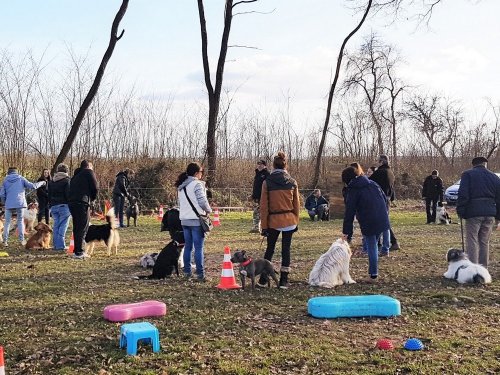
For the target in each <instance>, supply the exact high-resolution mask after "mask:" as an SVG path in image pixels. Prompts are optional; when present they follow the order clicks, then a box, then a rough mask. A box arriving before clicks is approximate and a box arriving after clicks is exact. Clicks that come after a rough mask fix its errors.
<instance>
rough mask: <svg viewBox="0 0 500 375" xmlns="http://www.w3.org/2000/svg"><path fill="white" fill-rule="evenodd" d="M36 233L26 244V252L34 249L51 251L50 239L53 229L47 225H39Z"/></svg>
mask: <svg viewBox="0 0 500 375" xmlns="http://www.w3.org/2000/svg"><path fill="white" fill-rule="evenodd" d="M35 230H36V233H34V234H33V235H32V236H31V237H30V238H29V239H28V242H26V245H25V248H26V250H34V249H50V238H51V233H52V229H50V227H49V226H48V225H47V224H45V223H42V222H40V223H38V224H37V225H36V227H35Z"/></svg>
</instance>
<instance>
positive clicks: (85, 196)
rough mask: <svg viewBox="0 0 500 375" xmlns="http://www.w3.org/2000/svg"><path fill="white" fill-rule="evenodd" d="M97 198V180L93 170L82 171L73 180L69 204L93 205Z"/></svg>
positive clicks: (70, 187) (70, 186)
mask: <svg viewBox="0 0 500 375" xmlns="http://www.w3.org/2000/svg"><path fill="white" fill-rule="evenodd" d="M96 198H97V180H96V178H95V174H94V172H93V171H92V170H91V169H80V170H79V171H78V173H77V171H76V170H75V175H74V176H73V178H72V179H71V182H70V185H69V197H68V203H87V204H90V203H92V202H93V201H94V200H95V199H96Z"/></svg>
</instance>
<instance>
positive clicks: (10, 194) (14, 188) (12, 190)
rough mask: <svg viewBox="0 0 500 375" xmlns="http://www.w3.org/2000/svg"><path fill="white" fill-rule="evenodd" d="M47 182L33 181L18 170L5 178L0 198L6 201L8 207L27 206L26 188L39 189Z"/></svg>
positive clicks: (0, 190)
mask: <svg viewBox="0 0 500 375" xmlns="http://www.w3.org/2000/svg"><path fill="white" fill-rule="evenodd" d="M43 185H45V182H35V183H31V182H29V181H28V180H26V179H25V178H24V177H23V176H21V175H19V174H17V173H16V172H11V173H9V174H8V175H7V177H5V179H4V180H3V183H2V186H1V187H0V198H1V199H2V202H4V203H5V208H6V209H13V208H26V207H27V206H28V205H27V203H26V194H25V190H26V189H37V188H39V187H40V186H43Z"/></svg>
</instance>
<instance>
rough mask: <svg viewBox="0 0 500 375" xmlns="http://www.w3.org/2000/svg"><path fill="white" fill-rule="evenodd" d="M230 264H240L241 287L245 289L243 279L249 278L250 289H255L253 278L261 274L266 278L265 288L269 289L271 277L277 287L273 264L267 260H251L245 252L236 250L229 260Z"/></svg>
mask: <svg viewBox="0 0 500 375" xmlns="http://www.w3.org/2000/svg"><path fill="white" fill-rule="evenodd" d="M231 262H232V263H239V264H240V277H241V286H242V287H243V289H245V278H246V277H249V278H250V279H251V280H252V289H255V276H258V275H260V274H263V275H265V276H268V277H267V286H268V287H271V280H270V279H269V277H271V278H272V279H273V280H274V282H275V283H276V286H277V287H278V278H277V277H276V272H275V271H274V268H273V264H272V263H271V262H270V261H268V260H267V259H262V258H260V259H255V260H254V259H252V258H250V257H249V256H248V255H247V254H246V251H245V250H241V251H240V250H237V251H236V252H235V253H234V255H233V257H232V258H231Z"/></svg>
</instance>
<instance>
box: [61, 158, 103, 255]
mask: <svg viewBox="0 0 500 375" xmlns="http://www.w3.org/2000/svg"><path fill="white" fill-rule="evenodd" d="M96 198H97V180H96V178H95V174H94V172H93V170H92V163H91V162H89V161H87V160H82V162H81V163H80V168H77V169H76V170H75V174H74V175H73V178H72V179H71V182H70V188H69V200H68V201H69V204H68V206H69V211H70V212H71V216H72V217H73V236H74V240H75V253H74V255H73V258H74V259H80V260H83V259H85V258H88V257H89V256H88V255H87V254H86V253H85V252H84V251H83V250H84V240H85V235H86V234H87V230H88V229H89V224H90V204H91V203H92V202H93V201H94V200H95V199H96Z"/></svg>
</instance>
